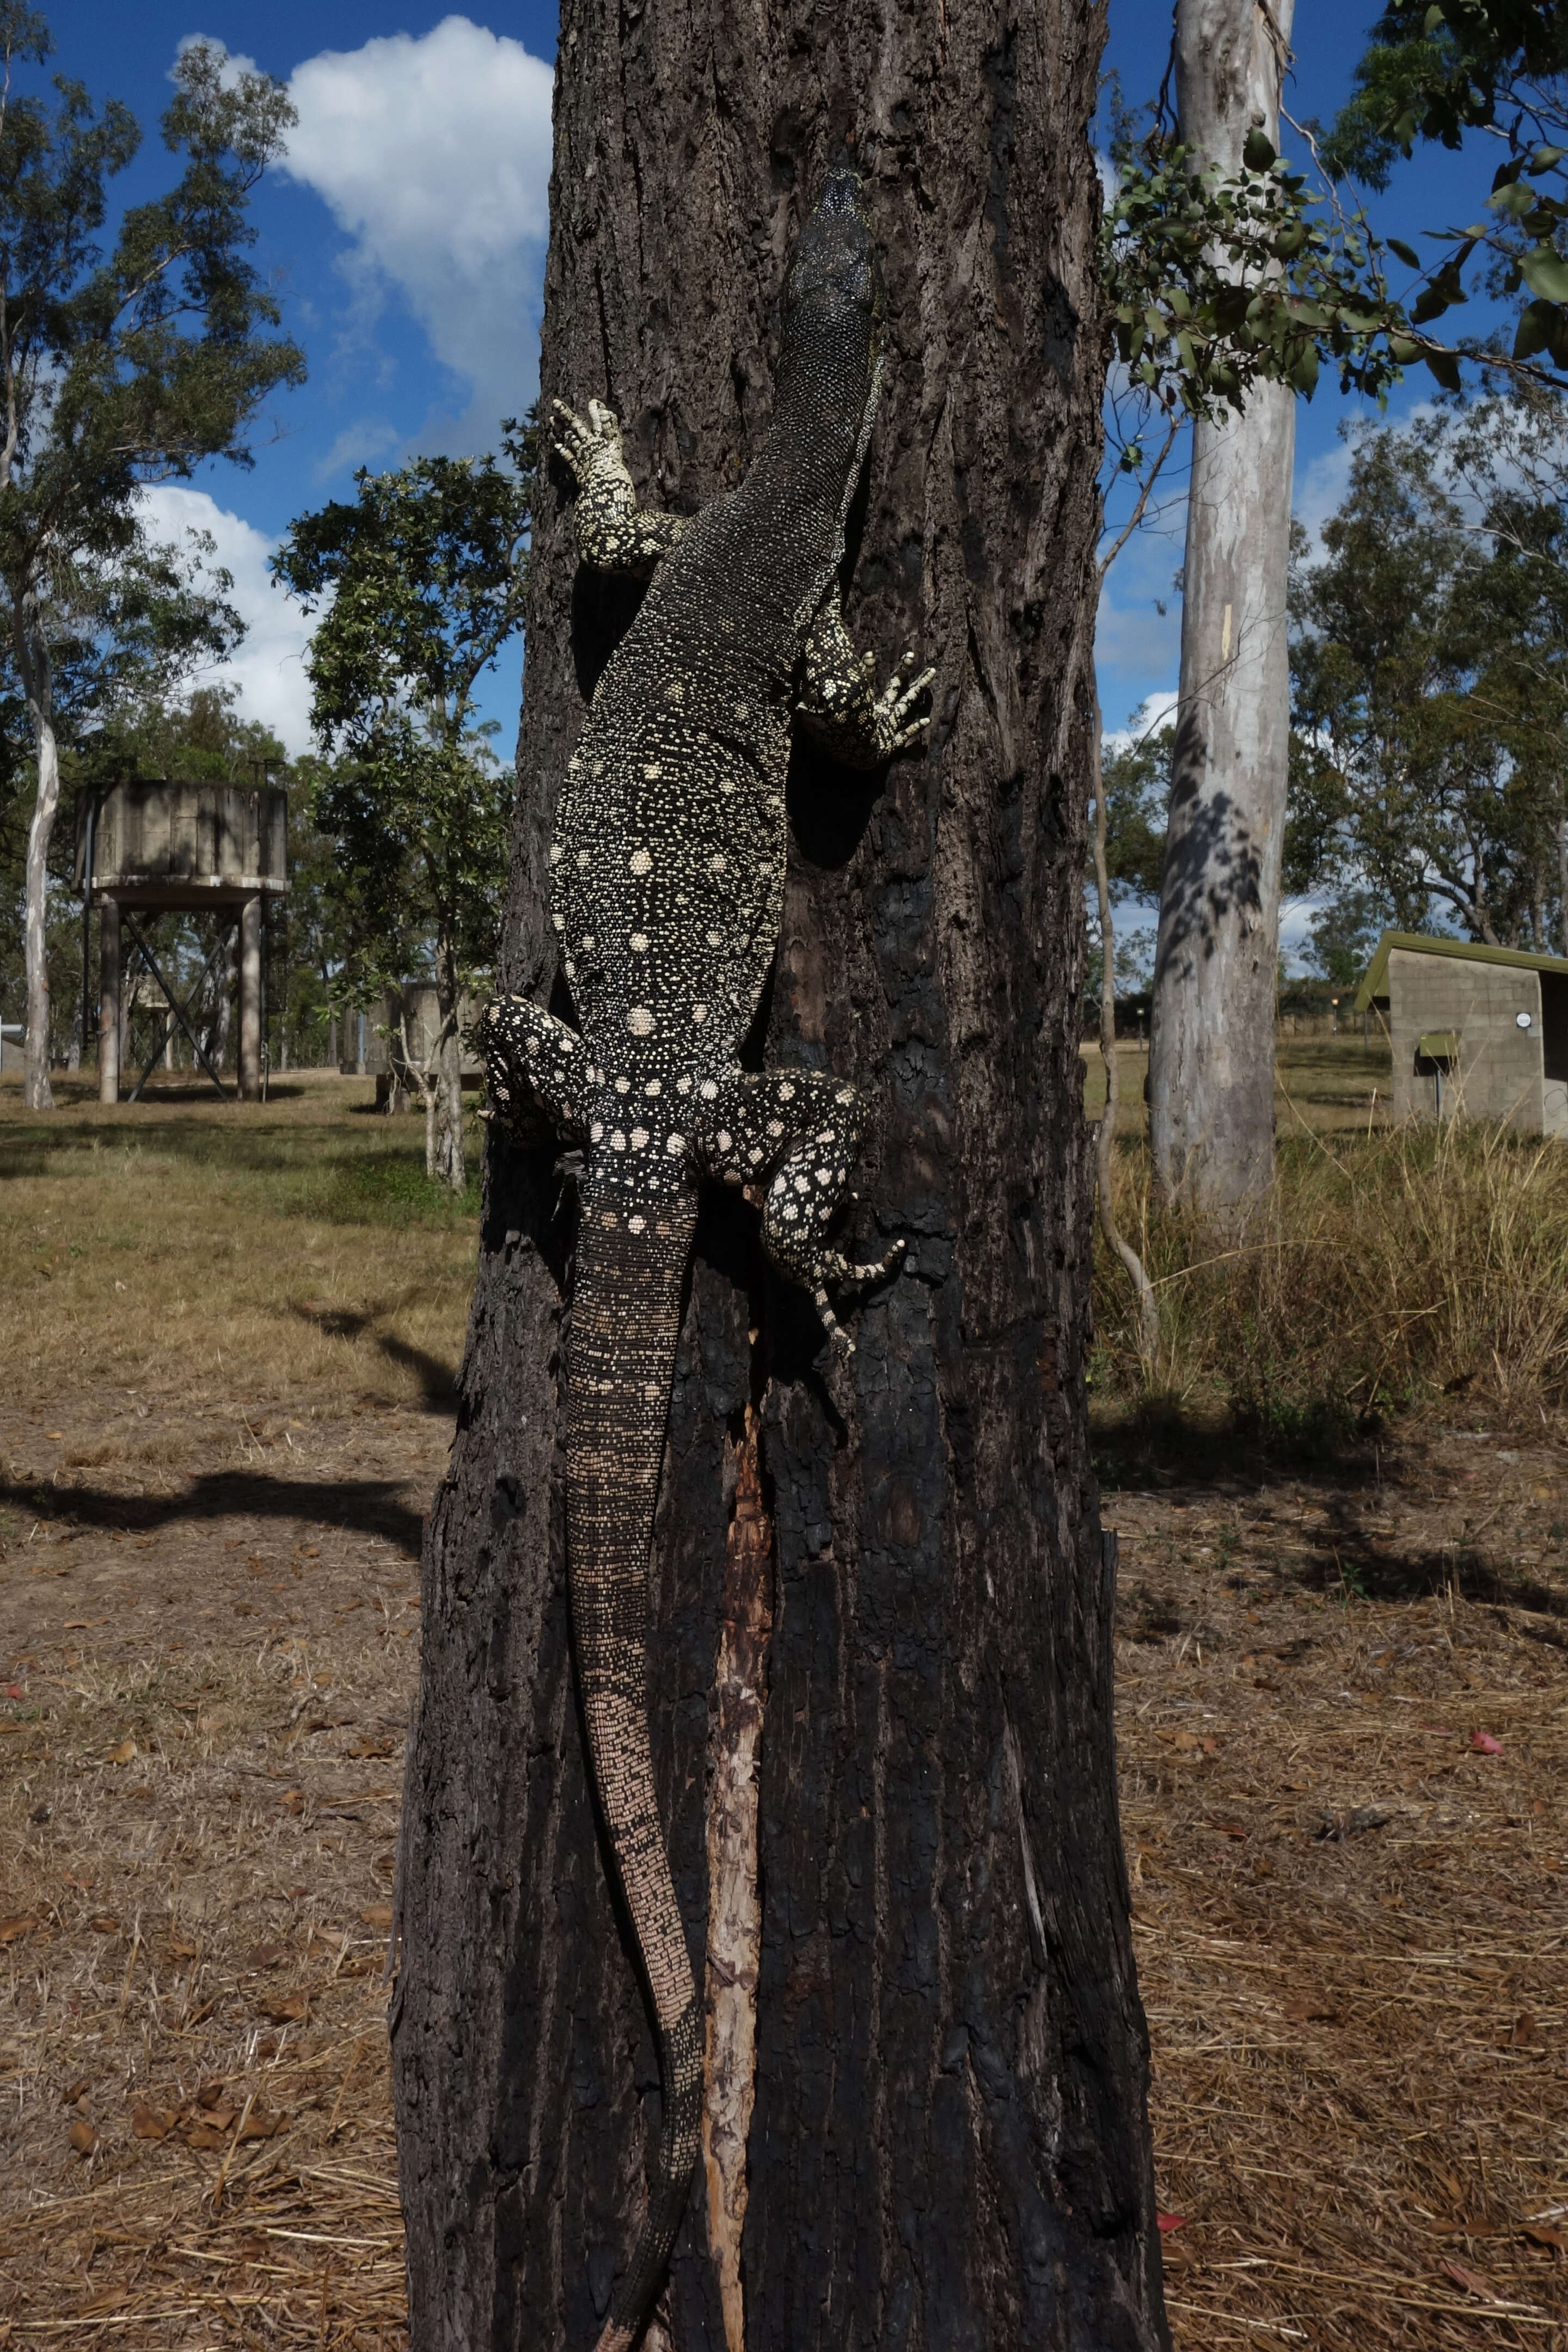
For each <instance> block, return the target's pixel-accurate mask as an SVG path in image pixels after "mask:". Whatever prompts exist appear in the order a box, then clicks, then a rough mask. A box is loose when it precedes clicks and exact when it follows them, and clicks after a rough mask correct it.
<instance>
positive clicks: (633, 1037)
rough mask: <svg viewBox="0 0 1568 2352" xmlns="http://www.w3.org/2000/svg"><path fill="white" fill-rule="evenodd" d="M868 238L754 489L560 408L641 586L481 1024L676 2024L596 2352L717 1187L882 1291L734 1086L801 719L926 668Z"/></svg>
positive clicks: (824, 215) (573, 1542)
mask: <svg viewBox="0 0 1568 2352" xmlns="http://www.w3.org/2000/svg"><path fill="white" fill-rule="evenodd" d="M877 312H878V294H877V282H876V272H875V266H874V261H873V256H872V248H871V239H870V232H869V229H868V225H867V221H866V216H865V213H864V210H863V208H862V204H861V197H860V186H859V182H858V178H857V177H856V175H855V174H854V173H853V172H850V171H848V170H838V171H835V172H833V173H830V174H829V176H828V178H827V180H826V184H825V186H824V189H823V192H822V194H821V197H820V199H819V201H818V203H817V205H816V209H815V210H814V212H813V213H812V214H811V215H810V217H809V219H808V221H807V222H806V225H805V227H804V229H803V230H802V233H801V236H800V240H799V243H798V246H797V248H796V251H795V257H794V261H793V264H792V268H791V270H790V273H789V278H788V281H787V284H786V289H785V296H784V338H783V348H782V352H781V358H780V365H779V373H778V380H777V385H776V395H775V404H774V412H773V424H772V427H771V430H770V432H769V434H768V436H767V437H766V439H765V440H764V442H763V445H762V446H761V447H760V448H759V450H758V453H757V456H756V458H755V460H754V462H753V463H752V466H751V467H750V469H749V471H748V473H747V475H746V477H745V479H744V481H743V482H742V485H741V487H740V488H738V489H736V490H735V491H733V492H731V493H730V494H729V495H728V496H726V497H723V498H720V499H715V500H714V501H713V502H712V503H711V504H710V506H708V507H706V508H704V509H703V510H702V511H701V512H700V513H699V514H697V515H695V516H692V517H689V518H688V517H684V516H679V515H675V514H668V513H659V512H657V511H654V510H651V509H647V508H642V507H639V506H638V505H637V495H636V491H635V489H634V487H633V484H632V479H631V475H630V473H629V471H628V470H627V467H626V459H625V456H624V454H623V449H622V443H621V434H620V427H619V425H618V422H617V420H616V415H615V414H614V412H613V411H612V410H611V409H609V408H608V407H606V406H605V405H604V404H601V403H600V402H598V401H596V400H595V401H590V402H589V404H588V411H587V415H586V417H585V418H584V417H581V416H578V415H575V414H574V412H573V411H572V410H571V409H569V408H567V407H565V406H564V405H563V404H562V403H560V402H557V403H556V404H555V406H554V410H553V415H554V419H555V430H556V432H557V433H558V435H559V439H558V441H557V443H556V447H557V450H558V453H559V455H560V456H561V457H563V459H564V460H565V463H566V465H567V466H568V467H569V468H570V469H571V472H572V474H573V475H574V478H575V481H576V487H577V499H576V509H575V530H576V541H577V552H578V558H579V561H580V562H583V563H585V564H588V565H591V566H593V567H594V568H595V569H596V570H598V571H601V572H621V573H628V574H633V575H641V576H643V577H647V578H648V579H649V581H650V583H651V584H650V585H649V587H648V590H647V594H646V596H645V598H644V600H643V603H642V605H641V607H640V609H639V611H638V614H637V618H636V620H635V621H634V622H633V624H632V625H631V627H630V629H629V630H628V632H627V634H626V636H625V637H624V638H623V640H622V642H621V644H620V645H619V646H618V647H617V648H616V652H615V654H614V656H612V658H611V660H610V662H609V664H608V666H607V667H606V668H605V673H604V675H603V677H601V679H600V681H599V683H598V686H597V688H596V690H595V694H594V698H593V705H592V709H591V710H590V712H589V716H588V719H587V722H586V724H585V726H584V731H583V735H582V738H581V740H580V742H579V744H578V747H577V749H576V751H574V754H573V757H572V759H571V761H570V763H569V765H568V769H567V772H566V778H565V782H564V784H563V791H562V795H561V800H560V804H559V808H558V811H557V816H556V825H555V835H554V839H553V843H552V847H551V851H550V862H551V885H552V915H551V920H552V923H553V925H554V928H555V930H556V933H557V935H558V938H559V940H560V948H561V957H562V969H563V971H564V974H565V978H566V981H567V982H568V984H569V986H570V988H571V992H572V1000H573V1003H574V1008H575V1011H576V1013H577V1016H578V1026H577V1027H576V1028H575V1029H574V1028H573V1027H572V1026H571V1025H570V1024H568V1023H566V1022H564V1021H562V1020H559V1019H555V1018H552V1015H551V1014H550V1013H547V1012H545V1011H543V1010H542V1008H541V1007H540V1006H538V1005H536V1004H534V1003H530V1002H529V1001H527V1000H526V999H523V998H521V997H515V996H502V997H500V998H498V999H496V1000H495V1001H494V1002H493V1003H491V1004H490V1005H489V1008H488V1009H487V1012H486V1014H485V1016H484V1020H483V1024H482V1034H483V1038H484V1043H485V1050H486V1058H487V1066H488V1085H489V1099H490V1107H491V1108H490V1116H491V1117H492V1118H494V1119H496V1120H498V1121H500V1123H501V1128H502V1131H505V1130H506V1129H507V1128H509V1127H510V1129H511V1130H512V1132H513V1133H514V1134H515V1135H516V1137H517V1139H518V1140H520V1141H524V1140H528V1139H534V1140H537V1139H538V1129H539V1123H540V1118H541V1115H542V1116H543V1118H544V1119H545V1120H546V1121H547V1122H548V1123H549V1126H550V1127H552V1129H554V1130H555V1131H556V1132H557V1133H559V1134H561V1135H563V1136H564V1137H565V1138H567V1139H570V1141H571V1142H573V1143H574V1144H575V1145H577V1146H580V1147H581V1149H582V1151H583V1154H584V1162H583V1174H582V1181H581V1195H580V1199H581V1207H580V1222H579V1227H578V1234H577V1242H576V1249H575V1261H574V1281H573V1292H572V1316H571V1329H570V1337H569V1341H568V1349H567V1359H568V1364H567V1408H566V1461H567V1468H566V1530H567V1532H566V1542H567V1559H568V1570H569V1580H570V1591H571V1608H572V1619H573V1629H574V1635H575V1640H576V1647H577V1659H578V1668H579V1672H580V1675H581V1681H582V1692H583V1706H584V1716H585V1718H586V1722H587V1728H588V1746H589V1755H590V1762H591V1766H592V1770H593V1776H594V1781H595V1787H596V1789H597V1790H598V1794H599V1798H600V1801H601V1803H602V1806H603V1809H604V1815H605V1822H606V1824H607V1827H608V1831H609V1837H610V1842H611V1845H612V1849H613V1852H614V1856H615V1862H616V1868H617V1870H618V1873H619V1875H620V1879H621V1883H622V1886H623V1889H624V1892H625V1895H626V1907H627V1910H628V1912H629V1913H630V1916H631V1920H632V1924H633V1927H634V1930H635V1933H636V1937H637V1946H638V1948H639V1951H640V1955H641V1958H642V1962H643V1966H644V1969H645V1970H646V1972H647V1989H648V1991H649V1994H650V1995H651V2002H652V2011H653V2015H654V2020H655V2023H656V2029H657V2034H656V2038H657V2042H658V2058H659V2075H660V2085H661V2091H662V2099H663V2119H662V2127H661V2131H660V2135H659V2141H658V2152H657V2156H656V2158H655V2161H654V2164H653V2168H652V2178H651V2180H650V2185H649V2195H648V2205H647V2217H646V2219H645V2221H644V2223H643V2227H642V2231H641V2233H640V2235H639V2237H638V2239H637V2246H636V2249H635V2252H634V2253H633V2255H632V2257H631V2261H630V2263H629V2266H628V2267H627V2269H626V2271H625V2273H623V2274H622V2276H621V2278H620V2280H619V2282H618V2284H616V2288H615V2290H614V2292H613V2294H612V2296H611V2299H610V2304H609V2309H608V2313H607V2316H606V2318H605V2324H604V2328H603V2332H602V2334H601V2336H600V2337H599V2343H598V2352H626V2347H629V2346H630V2345H631V2344H632V2343H633V2341H634V2339H635V2338H636V2336H637V2332H638V2330H639V2329H640V2327H641V2326H642V2325H643V2323H644V2321H645V2319H646V2317H647V2313H648V2310H649V2308H650V2306H651V2305H652V2302H653V2299H654V2297H655V2295H656V2294H657V2292H658V2284H659V2280H660V2277H661V2274H662V2273H663V2270H664V2266H665V2263H666V2262H667V2261H668V2255H669V2252H670V2248H671V2246H672V2245H673V2243H674V2240H675V2235H676V2232H677V2231H678V2229H679V2225H680V2220H681V2215H682V2213H683V2211H684V2210H685V2206H686V2200H687V2196H688V2193H689V2187H690V2181H691V2175H692V2170H693V2168H694V2166H695V2162H696V2158H697V2151H698V2141H699V2127H700V2112H701V2098H702V2022H701V2015H700V2009H699V2004H698V1997H697V1990H696V1986H695V1983H694V1980H693V1976H692V1969H691V1963H690V1958H689V1953H688V1949H687V1942H686V1934H685V1930H684V1928H683V1927H682V1925H681V1919H680V1913H679V1909H678V1907H677V1904H676V1898H675V1889H674V1885H673V1883H672V1881H671V1877H670V1871H669V1862H668V1854H667V1853H666V1849H665V1843H664V1838H663V1834H662V1831H661V1828H660V1823H659V1816H658V1805H657V1801H656V1797H655V1790H654V1781H653V1765H652V1755H651V1750H650V1746H649V1737H648V1722H647V1658H646V1646H647V1570H648V1555H649V1547H650V1544H651V1540H652V1531H653V1517H654V1503H655V1499H656V1496H657V1492H658V1476H659V1468H660V1463H661V1459H662V1456H663V1452H664V1444H665V1427H666V1421H667V1417H668V1402H669V1392H670V1382H671V1378H672V1374H673V1369H674V1360H675V1349H676V1342H677V1339H678V1337H679V1319H680V1300H681V1291H682V1286H683V1283H684V1279H685V1275H686V1267H687V1261H688V1257H689V1253H690V1248H691V1240H692V1233H693V1228H694V1226H695V1223H696V1216H697V1198H698V1187H699V1183H700V1181H701V1180H702V1179H704V1178H708V1179H717V1180H718V1181H721V1182H728V1183H731V1184H737V1185H742V1186H743V1187H745V1188H746V1189H747V1190H748V1191H752V1192H754V1193H755V1196H756V1197H757V1198H758V1199H759V1201H760V1203H761V1206H762V1223H763V1245H764V1247H765V1249H766V1251H767V1253H768V1255H769V1256H770V1257H771V1259H772V1260H773V1264H774V1265H777V1266H779V1267H780V1268H782V1269H783V1271H784V1273H785V1274H786V1275H788V1276H793V1277H795V1279H797V1280H798V1281H800V1282H802V1283H804V1284H805V1286H807V1287H808V1288H809V1289H810V1290H811V1292H812V1294H813V1296H814V1297H815V1299H816V1305H817V1308H818V1311H819V1312H820V1314H821V1316H822V1319H823V1322H824V1324H825V1326H826V1329H827V1331H828V1333H829V1334H830V1335H831V1336H832V1338H833V1339H834V1340H835V1341H836V1342H837V1344H838V1345H839V1346H840V1347H842V1348H844V1349H848V1347H849V1346H850V1345H851V1344H852V1343H851V1342H850V1341H849V1339H848V1338H847V1334H846V1333H845V1332H844V1331H843V1329H842V1328H841V1327H840V1325H839V1324H838V1322H837V1318H836V1317H835V1315H834V1311H833V1305H832V1301H831V1298H830V1296H829V1285H830V1284H831V1285H835V1286H837V1285H839V1284H844V1283H852V1284H861V1285H863V1284H866V1283H868V1282H871V1281H874V1280H877V1279H879V1278H880V1277H881V1276H885V1275H887V1274H888V1273H889V1271H890V1270H891V1269H892V1268H893V1267H894V1266H895V1265H897V1263H898V1260H899V1258H900V1255H901V1253H902V1248H903V1244H901V1243H900V1244H895V1246H894V1247H893V1248H892V1249H891V1250H889V1252H888V1254H887V1255H886V1256H885V1257H883V1258H881V1259H879V1261H878V1262H877V1263H876V1264H874V1265H851V1264H850V1263H849V1261H848V1260H847V1258H846V1257H845V1256H844V1255H843V1253H842V1252H841V1251H839V1250H837V1248H835V1247H833V1246H832V1245H831V1244H830V1243H829V1241H828V1229H829V1226H830V1225H831V1223H832V1221H833V1219H834V1216H835V1215H836V1213H837V1210H838V1208H839V1206H840V1204H841V1202H842V1201H843V1198H844V1193H845V1187H846V1184H847V1179H848V1175H849V1171H850V1168H851V1166H852V1165H853V1162H854V1160H855V1156H856V1152H857V1150H858V1145H859V1141H860V1137H861V1132H862V1129H863V1126H864V1122H865V1118H866V1106H865V1103H864V1101H863V1099H862V1097H860V1096H859V1095H858V1093H857V1091H856V1089H855V1088H854V1087H851V1086H849V1085H848V1084H847V1083H846V1082H845V1081H844V1080H842V1079H840V1078H837V1077H835V1076H831V1075H830V1074H826V1073H823V1072H820V1071H814V1070H802V1069H795V1070H788V1071H772V1070H765V1071H762V1072H747V1071H743V1070H742V1068H741V1066H740V1062H739V1053H740V1047H741V1045H742V1040H743V1038H744V1037H745V1035H746V1033H747V1031H748V1029H749V1028H750V1026H751V1024H752V1018H753V1015H754V1013H755V1012H756V1009H757V1006H758V1003H759V1001H760V999H761V995H762V992H763V985H764V983H765V982H766V979H767V975H768V971H769V967H770V965H771V963H772V961H773V950H774V947H775V944H776V942H777V939H778V933H779V925H780V920H781V916H782V911H783V905H784V862H785V856H786V853H787V822H786V818H785V813H784V774H785V769H786V767H787V764H788V761H789V751H790V733H791V725H792V721H793V719H795V718H796V717H798V718H799V719H801V720H802V721H803V722H804V724H805V726H806V727H808V728H809V729H810V730H812V732H813V733H814V734H815V735H816V736H817V737H818V738H819V739H820V740H822V741H823V742H824V743H825V744H826V747H827V749H828V750H829V751H830V752H831V753H832V754H833V755H834V756H836V757H837V759H838V760H840V761H846V762H847V763H849V764H852V765H855V766H858V767H865V768H869V767H876V766H879V765H880V764H881V763H882V762H884V761H888V760H889V759H890V758H891V757H892V756H893V754H894V753H895V752H897V751H901V750H903V749H904V747H905V746H906V745H908V744H910V743H912V742H913V741H914V740H915V739H916V737H917V735H918V734H919V732H920V730H921V727H922V726H923V725H924V724H925V723H926V721H925V719H923V718H920V717H917V716H915V715H914V709H915V705H916V703H917V701H918V700H919V699H920V698H921V696H922V695H923V693H924V691H925V689H926V688H927V687H928V686H929V685H930V684H931V678H932V677H933V676H934V673H933V672H932V671H931V670H929V669H928V670H925V671H923V672H922V673H921V675H920V676H919V677H915V678H913V679H912V680H911V681H910V682H909V683H905V680H906V678H907V677H908V673H909V671H910V668H911V667H913V656H911V655H906V656H904V658H903V660H902V661H901V662H900V665H899V667H898V668H897V669H896V670H895V672H894V674H893V677H892V679H891V682H890V683H889V685H888V686H887V687H886V688H884V690H883V691H882V692H881V693H880V694H879V693H878V692H877V691H876V688H875V661H874V658H873V657H871V656H867V657H866V659H865V660H861V659H860V657H859V656H857V654H856V652H855V649H854V646H853V645H852V643H851V641H850V638H849V635H848V632H847V628H846V626H845V623H844V618H843V613H842V610H841V606H840V601H839V585H838V581H839V571H840V566H841V564H842V562H843V558H844V528H845V520H846V516H847V510H848V506H849V501H850V499H851V497H852V495H853V492H854V489H855V486H856V483H857V480H858V476H859V472H860V467H861V464H862V461H863V459H864V457H865V452H866V447H867V444H868V439H869V436H870V430H871V421H872V416H873V414H874V410H875V405H876V395H877V387H878V380H879V374H880V360H879V350H878V341H879V336H878V318H877Z"/></svg>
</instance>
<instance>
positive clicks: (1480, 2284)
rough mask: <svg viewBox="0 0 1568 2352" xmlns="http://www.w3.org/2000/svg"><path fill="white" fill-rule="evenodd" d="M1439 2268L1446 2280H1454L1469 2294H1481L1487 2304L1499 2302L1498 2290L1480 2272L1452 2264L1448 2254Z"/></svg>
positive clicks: (1461, 2264)
mask: <svg viewBox="0 0 1568 2352" xmlns="http://www.w3.org/2000/svg"><path fill="white" fill-rule="evenodd" d="M1437 2268H1438V2269H1439V2270H1440V2271H1441V2272H1442V2273H1443V2276H1444V2277H1445V2278H1447V2279H1452V2281H1453V2282H1454V2284H1455V2285H1456V2286H1461V2287H1463V2288H1464V2290H1465V2293H1466V2294H1479V2296H1480V2297H1481V2298H1482V2300H1483V2301H1484V2302H1487V2303H1495V2302H1496V2301H1497V2299H1498V2296H1497V2289H1496V2288H1495V2287H1492V2286H1489V2285H1488V2284H1487V2283H1486V2281H1485V2279H1484V2278H1482V2276H1481V2274H1480V2273H1479V2271H1472V2270H1467V2269H1466V2267H1465V2265H1464V2263H1456V2262H1450V2260H1449V2259H1448V2257H1447V2254H1445V2255H1444V2257H1443V2259H1442V2261H1441V2262H1440V2263H1438V2265H1437Z"/></svg>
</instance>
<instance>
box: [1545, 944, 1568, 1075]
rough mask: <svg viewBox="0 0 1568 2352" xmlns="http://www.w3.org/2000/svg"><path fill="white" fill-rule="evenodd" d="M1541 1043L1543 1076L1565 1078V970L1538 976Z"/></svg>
mask: <svg viewBox="0 0 1568 2352" xmlns="http://www.w3.org/2000/svg"><path fill="white" fill-rule="evenodd" d="M1541 1044H1542V1061H1543V1063H1544V1066H1545V1067H1544V1075H1545V1076H1547V1077H1548V1078H1556V1079H1561V1080H1568V972H1561V971H1543V972H1542V975H1541Z"/></svg>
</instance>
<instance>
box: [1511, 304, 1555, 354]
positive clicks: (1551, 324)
mask: <svg viewBox="0 0 1568 2352" xmlns="http://www.w3.org/2000/svg"><path fill="white" fill-rule="evenodd" d="M1562 315H1563V314H1562V312H1561V311H1560V310H1558V309H1557V308H1556V306H1555V304H1553V303H1551V302H1531V304H1529V306H1528V307H1527V308H1526V309H1525V310H1521V312H1520V314H1519V326H1518V329H1517V331H1515V334H1514V339H1513V355H1514V358H1515V359H1516V360H1532V359H1533V358H1534V357H1535V355H1536V353H1537V352H1544V351H1546V350H1548V349H1549V348H1550V346H1551V342H1552V332H1553V330H1554V328H1555V326H1556V324H1557V322H1558V320H1561V318H1562Z"/></svg>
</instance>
